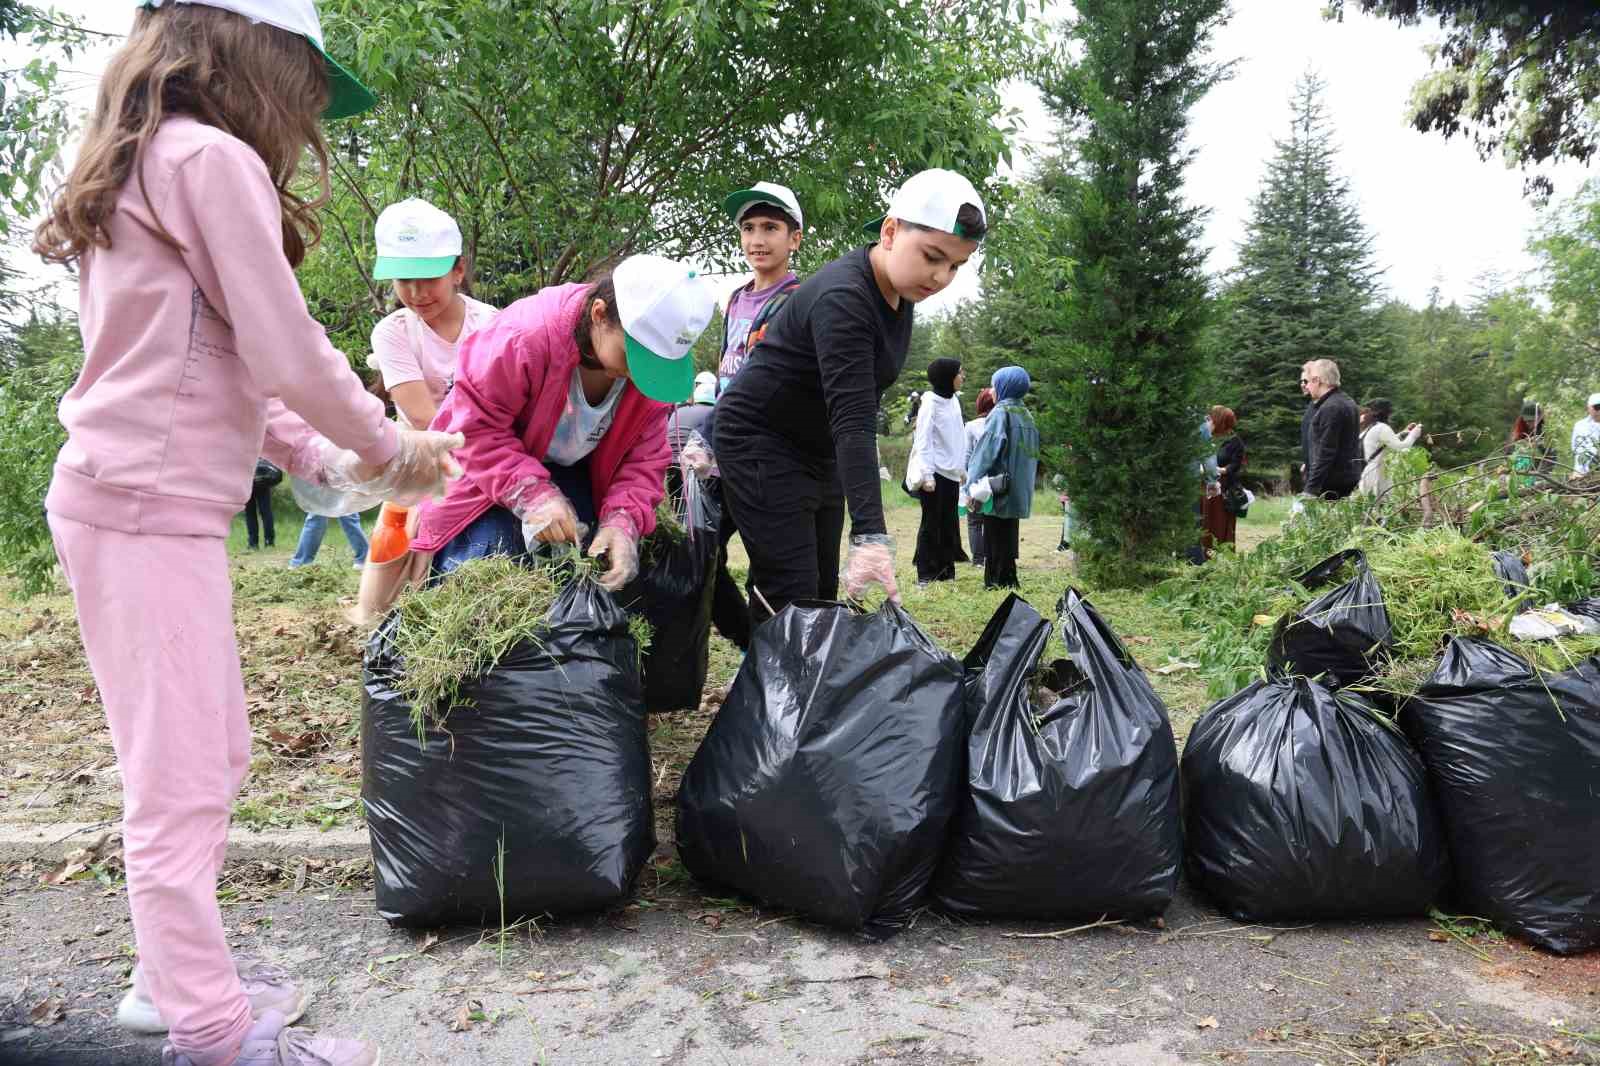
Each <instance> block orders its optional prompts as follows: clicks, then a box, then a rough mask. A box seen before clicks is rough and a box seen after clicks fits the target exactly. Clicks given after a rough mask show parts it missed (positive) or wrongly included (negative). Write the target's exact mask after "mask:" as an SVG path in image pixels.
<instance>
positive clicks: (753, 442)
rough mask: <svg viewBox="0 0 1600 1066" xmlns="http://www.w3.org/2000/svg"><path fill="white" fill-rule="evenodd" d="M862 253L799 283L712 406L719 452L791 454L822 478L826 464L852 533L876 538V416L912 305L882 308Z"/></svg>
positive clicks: (905, 345) (901, 358) (897, 367)
mask: <svg viewBox="0 0 1600 1066" xmlns="http://www.w3.org/2000/svg"><path fill="white" fill-rule="evenodd" d="M867 253H868V249H866V248H860V249H857V250H856V251H853V252H851V253H849V254H848V255H844V256H841V257H840V258H838V259H835V260H834V261H833V262H831V263H829V264H828V265H827V266H824V267H823V268H822V269H821V270H819V271H817V272H816V274H814V275H813V276H812V277H811V278H809V279H808V280H806V281H805V282H804V283H802V284H801V286H800V288H799V289H797V290H796V291H795V294H794V295H793V296H791V297H790V298H789V302H788V303H786V304H785V305H784V306H783V308H782V309H781V310H780V311H779V312H778V313H777V315H776V316H775V317H774V318H773V319H772V322H771V324H770V325H769V326H768V327H767V332H766V335H765V336H764V337H762V339H761V343H760V344H758V345H757V346H756V347H755V349H754V350H753V351H752V352H751V354H750V359H749V362H747V363H746V364H745V366H744V369H743V370H742V371H740V372H739V376H738V377H736V378H734V380H733V384H732V385H730V386H729V387H728V391H727V392H725V393H723V394H722V397H721V398H720V399H719V400H718V401H717V416H716V433H717V436H718V439H719V442H720V443H719V446H720V447H723V448H726V447H728V446H729V445H730V444H732V443H733V441H735V440H737V441H738V442H739V444H740V446H741V448H740V450H744V449H745V448H748V449H749V451H750V452H752V453H759V452H760V451H761V450H763V449H764V448H768V447H771V448H778V449H782V450H786V451H792V452H798V453H799V454H800V455H801V456H802V457H804V458H806V459H809V460H812V461H813V462H814V463H815V464H816V467H817V470H818V473H819V475H821V476H830V475H831V472H832V471H833V469H834V468H835V467H837V470H838V476H839V481H840V484H841V486H842V487H843V489H844V494H845V498H846V500H847V501H848V503H849V507H850V527H851V532H852V533H854V534H866V533H883V532H886V531H887V530H886V527H885V525H884V520H883V499H882V497H881V496H880V495H879V491H880V490H879V481H878V447H877V412H878V403H879V400H880V398H881V397H882V396H883V393H884V391H885V390H886V389H888V388H889V386H890V385H893V384H894V382H895V379H896V378H898V377H899V376H900V371H901V369H902V368H903V367H904V366H905V362H906V352H907V350H908V349H909V347H910V345H911V317H912V304H911V303H910V301H907V300H902V301H901V302H900V306H899V308H893V307H890V306H889V304H888V303H887V301H885V300H884V298H883V293H882V292H881V291H880V290H879V288H878V282H877V279H876V278H875V277H874V276H873V273H872V262H871V260H870V259H869V258H868V255H867Z"/></svg>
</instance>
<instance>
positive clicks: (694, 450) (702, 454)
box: [679, 433, 717, 478]
mask: <svg viewBox="0 0 1600 1066" xmlns="http://www.w3.org/2000/svg"><path fill="white" fill-rule="evenodd" d="M679 462H680V463H681V464H682V466H683V468H684V470H686V471H691V472H693V473H694V475H695V477H698V478H707V477H710V476H711V469H712V467H714V466H716V464H717V460H716V457H715V456H713V455H712V454H711V449H710V448H709V447H707V446H706V442H705V438H704V437H702V436H700V434H698V433H695V434H691V435H690V437H689V441H688V443H686V444H685V445H684V446H683V454H682V455H681V456H680V457H679Z"/></svg>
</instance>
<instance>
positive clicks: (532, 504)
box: [511, 481, 579, 551]
mask: <svg viewBox="0 0 1600 1066" xmlns="http://www.w3.org/2000/svg"><path fill="white" fill-rule="evenodd" d="M511 513H512V514H514V515H516V516H517V517H518V518H520V519H522V543H523V544H525V545H527V548H528V550H529V551H533V549H534V547H535V545H538V544H576V543H578V535H579V534H578V512H576V511H574V510H573V509H572V504H570V503H568V502H567V498H566V497H565V496H563V495H562V494H561V490H560V489H558V488H556V487H555V486H554V485H552V484H550V482H548V481H538V482H534V483H532V484H530V485H528V486H527V487H526V488H524V489H523V490H522V491H521V492H519V493H518V494H517V498H516V499H515V500H514V501H513V502H512V504H511Z"/></svg>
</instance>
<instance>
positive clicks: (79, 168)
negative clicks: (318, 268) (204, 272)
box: [33, 3, 331, 266]
mask: <svg viewBox="0 0 1600 1066" xmlns="http://www.w3.org/2000/svg"><path fill="white" fill-rule="evenodd" d="M328 92H329V90H328V75H327V71H326V68H325V67H324V64H323V59H322V57H321V56H320V55H319V54H318V53H317V50H316V49H315V48H313V47H312V46H311V44H310V42H308V41H307V40H306V39H305V38H303V37H300V36H298V35H296V34H294V33H290V32H289V31H287V30H280V29H278V28H277V27H275V26H269V25H267V24H265V23H252V22H251V21H250V20H249V19H247V18H245V17H244V16H243V15H237V14H234V13H233V12H231V11H224V10H222V9H221V8H215V7H210V6H206V5H202V4H192V3H169V4H164V5H162V6H161V7H159V8H156V9H154V10H143V9H142V10H140V11H139V13H138V14H137V15H136V16H135V18H134V24H133V32H132V33H130V34H129V35H128V40H127V42H126V43H125V44H124V45H123V46H122V47H121V48H120V49H118V50H117V53H116V54H115V55H114V56H112V57H111V62H110V63H109V64H107V66H106V72H105V76H104V77H102V78H101V79H100V92H99V95H98V99H97V100H96V101H95V108H94V115H93V117H92V118H91V119H90V122H89V129H88V132H87V133H86V134H85V135H84V139H83V146H82V148H81V149H80V150H79V152H78V159H77V162H76V163H74V164H73V167H72V172H71V173H70V174H69V175H68V176H67V183H66V185H64V186H63V187H62V188H61V189H60V190H59V191H58V192H57V193H56V196H55V199H54V201H53V202H52V203H51V205H50V215H49V217H48V218H46V219H45V220H44V222H42V223H41V224H40V225H39V228H38V230H37V231H35V233H34V235H33V250H34V252H36V253H37V254H38V255H40V256H42V257H43V258H44V259H46V260H49V261H50V262H55V263H71V262H72V261H73V260H76V259H78V258H80V257H81V256H82V255H83V254H84V253H85V252H87V251H88V250H89V249H90V248H93V247H96V246H99V247H104V248H109V247H110V246H111V234H110V230H109V226H108V224H109V222H110V219H111V214H112V212H113V211H115V210H116V203H117V197H118V196H119V195H120V193H121V191H122V186H123V184H124V183H125V182H127V180H128V179H129V178H130V177H134V178H135V179H136V180H137V181H138V182H139V191H140V193H141V194H142V195H143V196H144V201H145V206H146V207H148V208H150V211H151V214H155V205H154V204H152V203H151V202H150V193H149V190H147V189H146V188H145V187H144V171H143V168H142V167H140V166H139V159H140V156H141V154H142V153H143V151H144V149H145V146H146V145H147V144H149V143H150V139H151V138H152V137H154V136H155V133H156V128H157V127H158V126H159V125H160V124H161V121H162V120H163V119H166V118H169V117H171V116H172V115H176V114H183V115H189V116H191V117H193V118H195V119H196V120H198V121H200V122H203V123H205V124H206V125H208V126H215V127H216V128H218V129H220V130H222V131H224V132H226V133H229V134H232V135H233V136H235V137H237V138H239V139H240V140H241V141H243V142H244V143H246V144H248V145H249V146H250V147H251V148H253V149H255V151H256V154H257V155H259V156H260V157H261V161H262V162H263V163H265V164H266V166H267V172H268V173H269V174H270V175H271V176H272V184H273V186H274V187H275V188H276V189H277V190H278V201H279V203H280V204H281V205H282V208H283V254H284V255H285V256H286V257H287V258H288V260H289V265H290V266H299V265H300V261H301V260H302V259H304V258H305V254H306V251H307V250H308V249H309V248H311V247H312V246H313V245H315V244H316V242H317V240H318V238H319V237H320V236H321V232H322V231H321V227H320V225H319V223H318V222H317V216H316V212H317V209H318V208H319V207H321V206H322V205H323V204H325V203H327V202H328V199H329V197H330V194H331V190H330V188H329V184H328V145H327V142H326V141H324V140H323V137H322V127H321V125H320V118H321V115H322V111H323V109H324V108H325V107H326V106H327V102H328ZM307 149H310V154H311V157H312V160H313V162H314V163H315V170H316V173H315V181H314V190H315V191H314V195H310V196H301V195H299V194H297V193H295V192H292V191H291V190H290V185H291V184H292V183H293V182H294V178H295V173H296V171H297V170H298V169H299V166H300V163H301V160H302V158H303V156H304V154H305V152H306V150H307ZM136 168H137V169H136ZM216 195H219V196H225V195H227V190H218V191H217V193H216ZM157 225H158V226H159V225H160V222H159V220H158V221H157ZM158 235H159V236H160V237H161V239H162V240H164V241H166V242H167V243H169V244H171V245H172V246H173V247H175V248H177V247H180V246H179V244H178V241H177V240H176V239H175V238H174V237H173V236H172V234H170V233H168V232H167V231H166V230H165V229H164V228H163V229H161V230H160V232H159V234H158Z"/></svg>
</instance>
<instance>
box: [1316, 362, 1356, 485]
mask: <svg viewBox="0 0 1600 1066" xmlns="http://www.w3.org/2000/svg"><path fill="white" fill-rule="evenodd" d="M1301 377H1302V378H1304V379H1305V380H1304V381H1303V382H1302V383H1301V388H1303V389H1305V391H1306V394H1307V395H1309V396H1310V397H1311V408H1310V410H1309V411H1308V418H1307V419H1306V420H1305V421H1304V422H1303V423H1302V424H1303V425H1304V426H1305V430H1304V438H1303V439H1304V443H1305V448H1306V495H1308V496H1311V497H1313V498H1316V499H1324V500H1342V499H1344V498H1345V497H1346V496H1348V495H1350V493H1351V492H1353V491H1355V487H1356V484H1357V483H1358V482H1359V481H1360V480H1361V412H1360V410H1359V409H1358V408H1357V407H1356V402H1355V401H1354V400H1352V399H1351V398H1350V397H1349V396H1347V395H1346V394H1345V392H1344V390H1342V389H1341V388H1339V364H1338V363H1335V362H1334V361H1333V360H1332V359H1315V360H1312V361H1311V362H1309V363H1307V364H1306V366H1305V371H1304V373H1302V374H1301Z"/></svg>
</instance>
